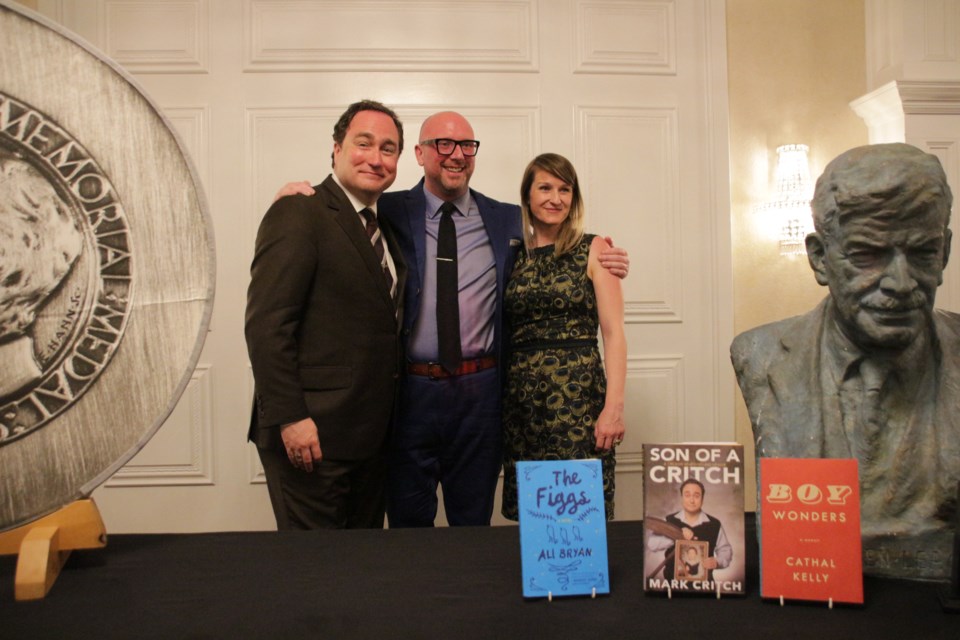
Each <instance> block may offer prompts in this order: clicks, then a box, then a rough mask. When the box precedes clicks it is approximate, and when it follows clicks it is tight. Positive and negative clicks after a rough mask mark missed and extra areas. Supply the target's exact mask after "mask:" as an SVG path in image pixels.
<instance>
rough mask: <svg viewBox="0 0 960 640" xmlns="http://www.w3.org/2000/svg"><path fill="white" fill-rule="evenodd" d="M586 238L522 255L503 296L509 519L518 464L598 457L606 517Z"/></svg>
mask: <svg viewBox="0 0 960 640" xmlns="http://www.w3.org/2000/svg"><path fill="white" fill-rule="evenodd" d="M594 237H595V236H593V235H584V237H583V238H582V240H581V241H580V243H579V244H578V245H577V246H576V247H574V248H573V250H572V251H571V252H569V253H567V254H565V255H563V256H560V258H557V257H555V256H554V255H553V246H552V245H550V246H546V247H538V248H536V249H534V250H533V251H532V252H530V253H528V252H527V251H526V250H523V249H522V250H521V251H520V253H519V254H518V256H517V261H516V263H515V264H514V269H513V273H512V274H511V276H510V280H509V282H508V283H507V287H506V292H505V294H504V317H505V320H506V323H507V327H506V329H507V335H509V336H510V343H509V344H510V349H509V359H508V360H507V364H508V368H507V380H506V387H505V389H504V400H503V447H504V455H503V475H504V483H503V507H502V513H503V516H504V517H505V518H509V519H511V520H516V519H517V517H518V513H517V470H516V463H517V461H519V460H580V459H585V458H598V459H600V461H601V463H602V467H603V496H604V502H605V504H606V512H607V514H606V515H607V519H608V520H610V519H612V518H613V493H614V467H615V465H616V459H615V457H614V454H613V451H607V452H600V451H597V450H596V449H595V448H594V447H595V444H596V443H595V440H594V425H595V424H596V420H597V417H598V416H599V415H600V411H601V409H603V403H604V394H605V393H606V386H607V384H606V376H605V375H604V371H603V362H602V360H601V359H600V351H599V349H598V347H597V329H598V327H599V318H598V315H597V299H596V295H595V293H594V290H593V283H592V282H591V280H590V278H588V277H587V258H588V257H589V253H590V243H591V242H592V241H593V238H594Z"/></svg>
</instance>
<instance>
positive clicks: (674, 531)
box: [644, 474, 745, 593]
mask: <svg viewBox="0 0 960 640" xmlns="http://www.w3.org/2000/svg"><path fill="white" fill-rule="evenodd" d="M711 480H714V481H713V482H712V481H711ZM722 480H723V476H722V475H720V474H716V475H713V474H710V475H707V476H704V477H703V481H700V480H697V479H695V478H692V477H691V478H687V479H685V480H683V481H682V482H662V483H654V482H651V479H650V478H649V477H648V478H647V479H646V482H647V483H648V486H647V487H646V490H645V493H644V500H645V503H644V513H645V514H646V515H645V516H644V524H645V526H644V530H645V540H644V576H645V583H644V586H645V589H647V590H654V591H657V590H663V589H666V588H667V587H669V588H670V589H672V590H680V591H707V592H713V591H717V590H718V588H719V590H720V591H722V592H727V593H743V589H744V580H745V562H744V559H745V558H744V554H745V546H744V519H743V497H742V496H743V493H742V485H741V484H740V483H734V482H723V481H722Z"/></svg>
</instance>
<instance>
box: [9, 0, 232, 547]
mask: <svg viewBox="0 0 960 640" xmlns="http://www.w3.org/2000/svg"><path fill="white" fill-rule="evenodd" d="M215 281H216V259H215V256H214V241H213V225H212V222H211V219H210V216H209V213H208V211H207V208H206V200H205V199H204V197H203V191H202V189H201V186H200V180H199V178H198V176H197V174H196V171H195V170H194V167H193V164H192V162H191V160H190V157H189V155H188V154H187V152H186V150H185V148H184V146H183V145H182V144H181V142H180V140H179V138H178V137H177V135H176V132H175V131H174V130H173V128H172V125H171V124H170V122H169V121H168V120H167V119H166V118H165V117H164V115H163V112H162V111H161V109H160V108H159V107H158V106H157V105H156V104H155V103H154V102H153V101H152V100H151V99H150V97H149V96H147V95H146V94H145V93H144V92H143V91H142V90H141V89H140V88H139V86H138V85H137V83H136V81H135V80H134V79H133V78H132V77H131V76H130V75H129V74H127V73H126V72H125V71H124V70H123V69H122V68H120V67H119V66H118V65H117V64H116V63H115V62H114V61H112V60H110V59H109V58H107V57H105V56H104V55H103V54H102V53H100V52H99V51H97V50H96V49H93V48H92V47H90V46H89V45H88V44H87V43H86V42H84V41H83V40H82V39H80V38H79V37H78V36H76V35H75V34H73V33H71V32H69V31H68V30H66V29H64V28H63V27H61V26H59V25H56V24H53V23H51V22H48V21H47V20H46V19H45V18H43V17H42V16H39V15H36V14H31V13H30V12H29V11H27V10H26V9H23V8H21V7H18V6H16V5H12V4H10V3H8V2H7V0H0V531H4V530H7V529H11V528H14V527H18V526H21V525H24V524H27V523H29V522H31V521H33V520H36V519H37V518H40V517H42V516H44V515H47V514H49V513H53V512H54V511H56V510H58V509H60V508H62V507H64V506H67V505H69V504H70V503H71V502H73V501H74V500H77V499H80V498H85V497H88V496H89V495H90V494H91V493H92V492H93V491H94V489H96V488H97V487H98V486H99V485H101V484H102V483H103V482H104V481H106V480H107V479H108V478H110V477H111V476H112V475H113V474H115V473H116V472H117V471H118V470H119V469H121V468H122V467H123V466H124V465H126V464H127V463H128V462H129V461H130V459H131V458H133V456H135V455H136V454H137V452H139V451H140V450H141V449H142V448H143V447H144V446H145V445H146V444H147V442H148V441H149V440H150V439H151V438H152V437H153V435H154V434H155V433H156V431H157V430H158V429H159V428H160V427H161V426H162V425H163V424H164V423H165V422H166V420H167V418H168V417H169V416H170V414H171V413H172V412H173V410H174V408H175V407H176V406H177V403H178V401H179V400H180V396H181V395H182V394H183V392H184V390H185V389H186V387H187V385H188V384H189V383H190V380H191V377H192V375H193V372H194V370H195V368H196V366H197V363H198V360H199V359H200V354H201V351H202V349H203V344H204V339H205V337H206V334H207V330H208V328H209V326H210V317H211V314H212V312H213V294H214V288H215Z"/></svg>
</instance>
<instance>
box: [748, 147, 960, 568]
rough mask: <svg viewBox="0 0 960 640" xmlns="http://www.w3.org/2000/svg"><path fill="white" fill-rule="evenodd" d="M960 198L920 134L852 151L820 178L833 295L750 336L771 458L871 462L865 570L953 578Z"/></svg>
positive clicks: (866, 475)
mask: <svg viewBox="0 0 960 640" xmlns="http://www.w3.org/2000/svg"><path fill="white" fill-rule="evenodd" d="M952 201H953V196H952V194H951V192H950V187H949V186H948V185H947V179H946V176H945V174H944V172H943V169H942V167H941V166H940V162H939V161H938V160H937V158H936V157H935V156H933V155H930V154H927V153H924V152H923V151H921V150H919V149H917V148H915V147H912V146H910V145H906V144H879V145H869V146H865V147H858V148H856V149H851V150H850V151H847V152H845V153H843V154H841V155H840V156H838V157H837V158H835V159H834V160H833V161H832V162H831V163H830V164H828V165H827V167H826V169H825V170H824V172H823V175H822V176H820V178H819V179H818V180H817V186H816V190H815V193H814V197H813V201H812V206H813V219H814V227H815V229H816V231H815V232H814V233H811V234H810V235H809V236H808V237H807V239H806V246H807V256H808V259H809V262H810V267H811V268H812V269H813V272H814V277H815V278H816V280H817V282H818V283H819V284H821V285H824V286H826V287H828V288H829V290H830V295H829V296H827V298H826V299H825V300H824V301H823V302H821V303H820V304H819V305H818V306H817V307H816V308H815V309H814V310H813V311H811V312H809V313H807V314H806V315H803V316H798V317H794V318H788V319H786V320H781V321H779V322H774V323H772V324H768V325H764V326H761V327H757V328H755V329H752V330H750V331H747V332H744V333H743V334H741V335H739V336H737V337H736V339H735V340H734V342H733V345H732V347H731V356H732V359H733V366H734V369H735V371H736V374H737V380H738V382H739V384H740V389H741V391H742V392H743V396H744V399H745V400H746V403H747V408H748V410H749V413H750V420H751V423H752V425H753V431H754V437H755V438H756V448H757V455H759V456H771V457H793V458H818V457H830V458H855V459H857V461H858V466H859V471H860V494H861V495H860V499H861V524H862V533H863V539H864V550H865V556H864V557H865V565H864V566H865V570H866V571H867V572H869V573H874V574H879V575H893V576H901V577H912V578H936V577H945V576H948V575H949V566H950V565H949V561H950V554H951V552H950V548H951V541H952V534H953V529H954V526H955V525H954V523H955V522H956V516H955V513H956V509H957V503H956V498H957V486H958V481H960V315H957V314H953V313H949V312H945V311H942V310H934V308H933V304H934V298H935V296H936V292H937V287H938V286H939V285H940V284H941V283H942V282H943V270H944V267H945V266H946V264H947V259H948V257H949V255H950V238H951V232H950V229H949V228H948V224H949V221H950V208H951V204H952Z"/></svg>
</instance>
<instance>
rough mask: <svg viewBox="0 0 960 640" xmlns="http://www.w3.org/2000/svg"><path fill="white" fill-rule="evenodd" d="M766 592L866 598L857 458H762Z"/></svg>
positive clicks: (763, 577)
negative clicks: (864, 596)
mask: <svg viewBox="0 0 960 640" xmlns="http://www.w3.org/2000/svg"><path fill="white" fill-rule="evenodd" d="M759 494H760V520H759V524H758V526H759V528H760V595H761V596H762V597H764V598H781V597H782V598H784V599H793V600H820V601H824V602H827V601H830V600H832V601H833V602H843V603H853V604H862V603H863V558H862V553H861V543H860V487H859V482H858V477H857V461H856V460H852V459H835V458H831V459H827V458H816V459H799V458H761V459H760V491H759Z"/></svg>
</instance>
